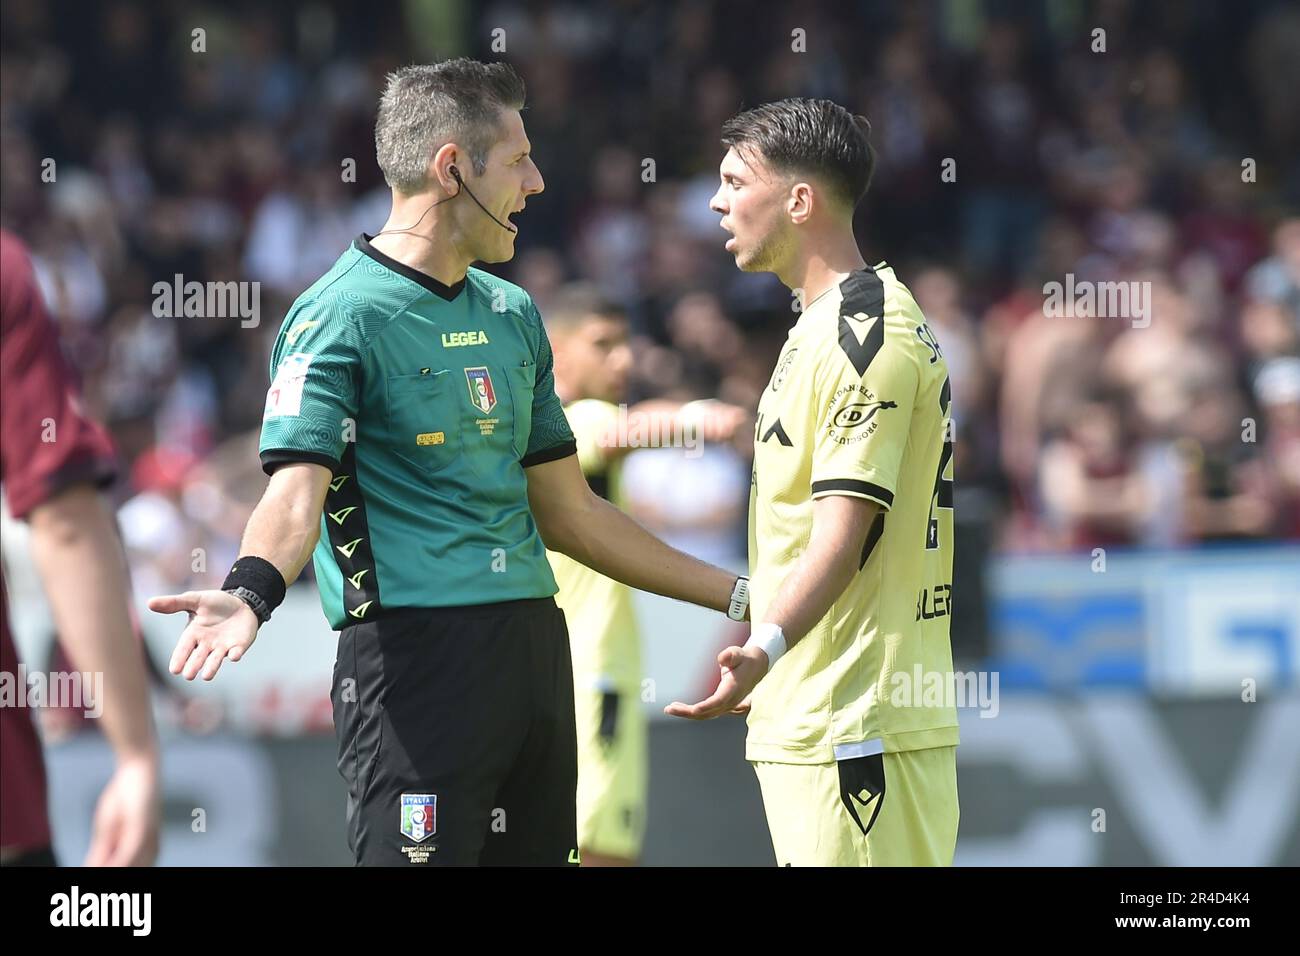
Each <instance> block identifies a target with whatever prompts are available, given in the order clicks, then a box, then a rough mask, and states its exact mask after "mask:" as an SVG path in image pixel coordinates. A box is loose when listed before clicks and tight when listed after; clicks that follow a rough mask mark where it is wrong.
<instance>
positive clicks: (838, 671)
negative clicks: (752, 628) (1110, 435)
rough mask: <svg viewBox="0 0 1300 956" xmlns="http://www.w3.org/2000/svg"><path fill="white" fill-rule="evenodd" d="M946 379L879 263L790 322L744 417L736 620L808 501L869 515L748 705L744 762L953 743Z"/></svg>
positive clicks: (788, 563) (770, 582) (769, 592)
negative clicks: (747, 471)
mask: <svg viewBox="0 0 1300 956" xmlns="http://www.w3.org/2000/svg"><path fill="white" fill-rule="evenodd" d="M949 396H950V387H949V383H948V369H947V365H946V364H945V362H944V359H943V353H942V352H941V351H940V348H939V344H938V342H937V341H936V340H935V338H934V335H933V333H932V332H931V331H930V329H929V327H928V326H927V325H926V323H925V317H924V316H923V315H922V314H921V310H920V309H919V308H918V307H917V305H916V302H915V301H914V300H913V298H912V294H911V293H910V292H909V291H908V290H907V287H906V286H904V285H903V284H902V283H901V282H899V281H898V279H897V278H896V277H895V276H894V272H893V270H892V269H890V268H889V267H887V266H886V265H885V264H884V263H881V264H879V265H877V266H875V267H869V268H867V269H864V270H862V271H860V272H854V273H852V274H850V275H849V276H848V278H846V279H845V280H844V281H843V282H842V283H841V284H840V285H839V286H838V287H837V288H833V289H831V290H830V291H829V292H827V293H825V294H824V295H822V296H821V297H819V298H818V299H816V300H815V301H814V302H812V303H811V304H810V305H809V306H808V308H807V310H806V311H805V312H804V313H803V314H802V315H801V316H800V317H799V320H798V321H797V322H796V323H795V325H794V327H793V328H792V329H791V330H790V333H789V336H788V338H787V339H786V343H785V346H784V347H783V349H782V351H781V356H780V358H779V359H778V361H777V364H776V369H775V371H774V372H773V374H772V379H771V381H770V382H769V384H768V387H767V388H766V389H765V390H764V391H763V395H762V398H761V399H760V400H759V405H758V422H757V426H756V428H755V433H754V477H753V486H752V488H751V491H750V509H749V514H750V522H749V554H750V574H751V582H750V594H751V597H750V600H751V611H750V613H751V617H752V619H753V620H754V621H756V622H757V621H763V620H765V614H766V612H767V610H768V607H769V606H770V605H771V603H772V600H773V598H774V597H775V596H776V594H777V591H778V590H779V589H780V587H781V585H782V582H784V580H785V578H786V576H787V575H788V574H790V572H791V571H792V570H793V569H794V566H795V562H796V561H797V560H798V559H799V557H800V555H802V554H803V552H804V550H805V549H806V548H807V547H808V543H809V541H810V539H811V536H812V528H813V500H814V499H816V498H820V497H822V496H824V495H854V496H857V497H861V498H866V499H869V500H871V501H875V502H877V503H879V504H880V506H881V511H880V513H879V515H878V516H877V518H876V520H875V522H874V523H873V525H872V527H871V529H870V532H869V533H868V535H867V538H866V541H865V543H864V547H863V550H862V554H861V556H860V557H859V559H858V565H859V570H858V572H857V574H856V575H855V576H854V578H853V580H852V581H851V582H850V584H849V586H848V587H847V588H846V589H845V590H844V593H843V594H842V595H841V596H840V597H839V598H838V599H837V600H836V601H835V603H834V604H833V605H832V606H831V609H830V611H829V612H828V613H827V614H826V616H825V617H824V618H822V620H821V621H819V622H818V623H817V625H816V627H814V628H813V630H812V631H810V632H809V633H808V634H807V635H806V636H805V637H804V638H803V639H802V640H800V641H799V642H798V643H797V644H795V645H794V647H792V648H790V650H789V652H788V653H787V654H786V655H785V656H784V657H782V658H781V660H779V661H777V663H776V666H775V667H773V668H772V670H771V672H770V673H769V674H768V675H767V676H766V677H764V678H763V680H762V681H760V682H759V684H758V687H757V688H756V689H755V690H754V693H753V696H752V698H751V710H750V714H749V735H748V739H747V742H746V750H745V755H746V757H747V758H748V759H749V760H754V761H772V762H784V763H827V762H830V761H832V760H841V759H846V758H849V757H855V756H864V755H869V754H876V753H883V752H896V751H904V750H920V749H924V748H927V747H943V746H951V745H954V744H956V743H957V738H958V735H957V712H956V707H955V706H954V701H953V695H952V693H951V692H950V690H949V689H950V688H951V686H952V650H951V646H950V644H949V640H948V624H949V621H950V615H951V614H952V554H953V542H952V533H953V523H952V480H953V474H952V443H951V441H950V433H949V425H948V423H949V420H950V411H951V410H950V407H949V404H950V399H949Z"/></svg>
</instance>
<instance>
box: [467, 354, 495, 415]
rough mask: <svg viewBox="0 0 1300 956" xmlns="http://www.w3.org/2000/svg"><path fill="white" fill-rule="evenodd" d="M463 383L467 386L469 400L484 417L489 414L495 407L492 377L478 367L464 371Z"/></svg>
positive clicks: (482, 367)
mask: <svg viewBox="0 0 1300 956" xmlns="http://www.w3.org/2000/svg"><path fill="white" fill-rule="evenodd" d="M465 381H466V383H467V384H468V385H469V400H470V402H471V403H473V405H474V407H475V408H477V409H478V410H479V411H480V412H482V413H483V414H484V415H487V414H490V413H491V411H492V409H494V408H496V407H497V393H496V389H494V388H493V387H492V376H491V375H489V374H488V370H487V369H486V368H485V367H484V366H482V365H480V366H478V367H477V368H467V369H465Z"/></svg>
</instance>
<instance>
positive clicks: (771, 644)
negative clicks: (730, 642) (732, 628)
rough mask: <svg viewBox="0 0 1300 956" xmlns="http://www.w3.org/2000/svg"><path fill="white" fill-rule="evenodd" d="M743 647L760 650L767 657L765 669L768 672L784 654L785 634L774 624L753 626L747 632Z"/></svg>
mask: <svg viewBox="0 0 1300 956" xmlns="http://www.w3.org/2000/svg"><path fill="white" fill-rule="evenodd" d="M745 646H746V647H758V648H761V649H762V651H763V653H764V654H766V655H767V669H768V670H769V671H770V670H771V669H772V668H773V667H775V666H776V662H777V661H779V660H780V659H781V655H782V654H784V653H785V652H786V646H785V633H784V632H783V631H782V630H781V628H780V627H778V626H777V625H775V624H755V625H754V626H753V627H752V628H751V629H750V631H749V640H747V641H746V642H745Z"/></svg>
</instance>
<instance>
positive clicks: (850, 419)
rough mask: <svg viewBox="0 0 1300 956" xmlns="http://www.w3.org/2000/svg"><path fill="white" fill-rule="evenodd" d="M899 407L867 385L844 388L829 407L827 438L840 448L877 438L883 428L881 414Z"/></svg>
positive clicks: (856, 384)
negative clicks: (876, 432)
mask: <svg viewBox="0 0 1300 956" xmlns="http://www.w3.org/2000/svg"><path fill="white" fill-rule="evenodd" d="M897 407H898V403H897V402H891V401H887V400H884V399H882V398H880V396H878V395H877V394H876V393H875V392H873V391H872V390H871V389H870V388H868V387H867V386H866V385H863V384H861V383H854V384H852V385H842V386H840V387H839V388H837V389H836V390H835V394H834V395H832V396H831V399H830V401H829V402H827V403H826V414H825V416H824V418H823V423H824V426H825V428H826V434H827V436H828V437H829V438H830V440H831V441H833V442H835V444H837V445H855V444H857V443H858V442H860V441H865V440H866V439H868V438H870V437H871V436H872V435H873V434H875V431H876V429H877V428H878V427H879V426H880V416H879V412H881V411H882V410H884V409H889V408H897ZM862 426H865V427H862Z"/></svg>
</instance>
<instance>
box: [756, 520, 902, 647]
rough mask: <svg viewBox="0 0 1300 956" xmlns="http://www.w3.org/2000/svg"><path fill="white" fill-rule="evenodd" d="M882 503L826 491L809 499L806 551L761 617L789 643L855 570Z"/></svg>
mask: <svg viewBox="0 0 1300 956" xmlns="http://www.w3.org/2000/svg"><path fill="white" fill-rule="evenodd" d="M879 512H880V505H878V504H876V502H874V501H868V500H867V499H866V498H852V497H849V496H848V495H828V496H826V497H824V498H818V499H816V500H815V501H814V502H813V531H812V540H811V541H809V543H808V550H807V551H805V552H804V553H803V556H802V557H801V558H800V559H799V560H798V561H797V562H796V563H795V566H794V570H793V571H791V572H790V574H789V575H787V576H786V579H785V580H784V581H783V582H781V587H780V589H779V590H778V591H777V592H776V597H775V598H774V599H773V600H772V604H771V606H770V607H769V608H768V609H767V613H766V615H765V616H764V618H763V620H764V621H765V622H770V623H772V624H775V625H777V626H778V627H779V628H781V630H782V632H783V633H784V634H785V643H786V646H787V647H794V645H795V644H796V643H797V642H798V641H799V640H800V639H801V638H802V637H803V636H804V635H805V634H807V633H808V632H809V631H811V630H812V629H813V627H815V626H816V624H817V622H818V621H820V620H821V619H822V618H823V617H825V616H826V612H827V611H829V610H830V609H831V605H832V604H834V603H835V601H836V600H838V598H839V596H840V595H841V594H843V593H844V589H845V588H846V587H848V586H849V582H850V581H852V580H853V576H854V575H855V574H857V573H858V569H859V568H858V563H859V561H860V560H861V558H862V547H863V543H864V542H865V541H866V538H867V531H868V530H869V529H870V528H871V523H872V522H873V521H875V519H876V515H877V514H878V513H879Z"/></svg>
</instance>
